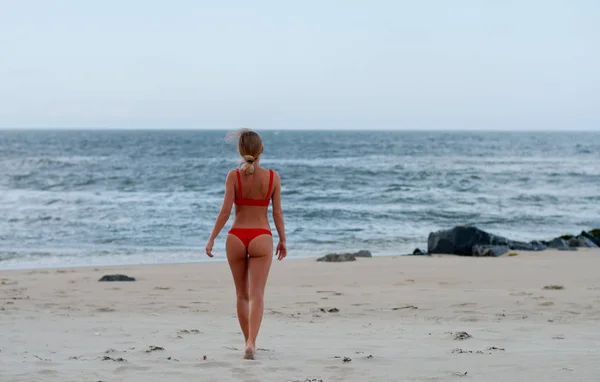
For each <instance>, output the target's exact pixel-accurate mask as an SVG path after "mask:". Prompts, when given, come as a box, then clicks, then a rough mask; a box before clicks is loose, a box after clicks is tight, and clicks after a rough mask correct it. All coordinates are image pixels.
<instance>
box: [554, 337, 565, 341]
mask: <svg viewBox="0 0 600 382" xmlns="http://www.w3.org/2000/svg"><path fill="white" fill-rule="evenodd" d="M552 339H553V340H564V339H565V336H556V337H552Z"/></svg>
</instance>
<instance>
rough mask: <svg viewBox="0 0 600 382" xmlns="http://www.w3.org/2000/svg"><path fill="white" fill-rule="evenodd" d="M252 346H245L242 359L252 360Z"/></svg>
mask: <svg viewBox="0 0 600 382" xmlns="http://www.w3.org/2000/svg"><path fill="white" fill-rule="evenodd" d="M254 348H255V347H254V345H252V344H247V345H246V351H245V352H244V359H254Z"/></svg>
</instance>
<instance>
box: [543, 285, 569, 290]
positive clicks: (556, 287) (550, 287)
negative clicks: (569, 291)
mask: <svg viewBox="0 0 600 382" xmlns="http://www.w3.org/2000/svg"><path fill="white" fill-rule="evenodd" d="M544 289H545V290H563V289H565V287H564V286H562V285H546V286H545V287H544Z"/></svg>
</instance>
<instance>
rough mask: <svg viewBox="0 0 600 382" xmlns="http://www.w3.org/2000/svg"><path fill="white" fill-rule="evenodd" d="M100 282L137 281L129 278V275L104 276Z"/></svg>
mask: <svg viewBox="0 0 600 382" xmlns="http://www.w3.org/2000/svg"><path fill="white" fill-rule="evenodd" d="M98 281H135V278H134V277H129V276H127V275H119V274H116V275H104V276H102V277H101V278H100V280H98Z"/></svg>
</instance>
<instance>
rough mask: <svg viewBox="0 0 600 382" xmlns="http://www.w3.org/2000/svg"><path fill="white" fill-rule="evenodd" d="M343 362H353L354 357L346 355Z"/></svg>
mask: <svg viewBox="0 0 600 382" xmlns="http://www.w3.org/2000/svg"><path fill="white" fill-rule="evenodd" d="M343 362H344V363H348V362H352V358H350V357H344V359H343Z"/></svg>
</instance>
